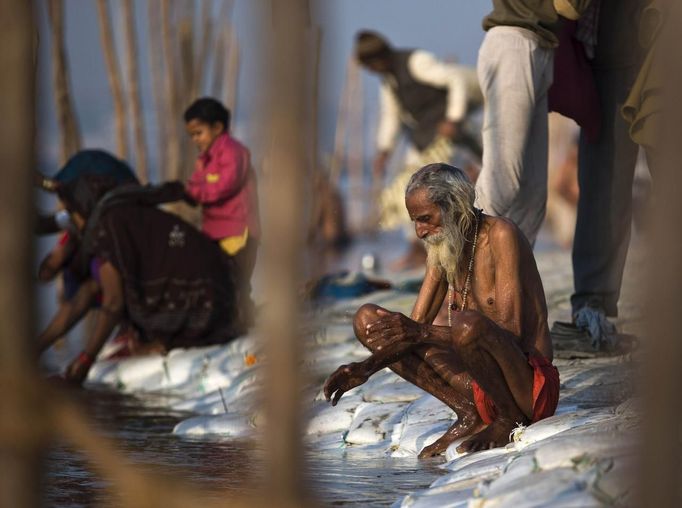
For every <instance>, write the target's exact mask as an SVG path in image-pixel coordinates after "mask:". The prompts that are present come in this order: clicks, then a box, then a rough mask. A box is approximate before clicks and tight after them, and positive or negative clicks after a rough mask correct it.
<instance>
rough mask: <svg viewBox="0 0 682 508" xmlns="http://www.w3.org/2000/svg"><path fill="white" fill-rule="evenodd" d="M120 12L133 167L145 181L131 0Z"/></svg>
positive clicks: (146, 174)
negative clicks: (133, 156)
mask: <svg viewBox="0 0 682 508" xmlns="http://www.w3.org/2000/svg"><path fill="white" fill-rule="evenodd" d="M121 13H122V14H123V29H124V30H125V43H126V63H127V67H128V104H130V117H131V119H132V122H133V137H134V139H135V169H136V170H137V174H138V176H139V178H140V180H141V181H142V182H143V183H146V182H147V181H149V172H148V169H147V140H146V136H145V132H144V116H143V114H142V99H141V97H140V73H139V70H138V66H137V52H138V51H137V40H136V35H135V16H134V14H133V1H132V0H122V1H121Z"/></svg>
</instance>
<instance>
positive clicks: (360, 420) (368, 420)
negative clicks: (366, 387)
mask: <svg viewBox="0 0 682 508" xmlns="http://www.w3.org/2000/svg"><path fill="white" fill-rule="evenodd" d="M405 405H406V404H405V403H401V402H393V403H386V404H382V403H368V402H363V403H362V404H360V405H358V407H357V408H356V409H355V413H354V414H353V421H352V422H351V424H350V427H349V429H348V434H347V435H346V438H345V440H346V442H347V443H349V444H354V445H368V444H376V443H378V442H380V441H384V440H385V439H390V437H391V436H390V433H391V431H392V430H393V425H395V424H396V423H398V422H399V421H400V419H401V418H402V414H403V408H404V407H405Z"/></svg>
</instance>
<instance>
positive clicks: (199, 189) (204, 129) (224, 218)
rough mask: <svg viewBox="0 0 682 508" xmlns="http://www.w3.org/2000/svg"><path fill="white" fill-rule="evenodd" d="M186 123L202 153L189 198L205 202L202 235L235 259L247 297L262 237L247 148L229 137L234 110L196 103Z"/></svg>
mask: <svg viewBox="0 0 682 508" xmlns="http://www.w3.org/2000/svg"><path fill="white" fill-rule="evenodd" d="M184 119H185V125H186V128H187V132H188V133H189V135H190V137H191V138H192V141H193V142H194V144H195V145H196V146H197V148H198V149H199V157H198V158H197V162H196V165H195V170H194V173H192V175H191V177H190V178H189V180H188V181H187V183H186V189H187V194H189V195H190V196H191V197H192V198H193V199H195V200H196V201H197V202H198V203H199V204H201V206H202V231H203V232H204V234H206V235H207V236H209V237H210V238H212V239H213V240H215V241H216V242H217V243H218V244H220V247H221V248H222V249H223V250H224V251H225V252H226V253H227V254H228V255H230V256H232V257H233V259H234V260H235V262H236V265H237V269H238V270H239V273H240V277H241V278H242V283H241V286H242V288H243V289H244V291H245V292H246V296H249V295H250V292H251V286H250V280H251V275H252V273H253V269H254V266H255V264H256V254H257V251H258V239H259V237H260V223H259V218H258V198H257V194H256V178H255V173H254V171H253V169H252V167H251V160H250V154H249V150H248V149H247V148H246V147H245V146H244V145H242V144H241V143H240V142H239V141H237V140H236V139H234V138H233V137H231V136H230V134H229V129H230V111H229V110H228V109H227V108H225V106H223V104H221V103H220V102H219V101H217V100H215V99H212V98H208V97H205V98H202V99H198V100H196V101H195V102H194V103H193V104H192V105H191V106H190V107H189V108H187V110H186V111H185V115H184ZM247 300H248V301H249V302H250V300H249V299H248V298H247Z"/></svg>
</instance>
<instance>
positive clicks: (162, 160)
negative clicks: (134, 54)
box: [147, 0, 170, 180]
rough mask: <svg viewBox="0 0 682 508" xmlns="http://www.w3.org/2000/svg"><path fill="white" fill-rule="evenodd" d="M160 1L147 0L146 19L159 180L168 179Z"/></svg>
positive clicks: (166, 100)
mask: <svg viewBox="0 0 682 508" xmlns="http://www.w3.org/2000/svg"><path fill="white" fill-rule="evenodd" d="M160 4H161V2H160V0H147V17H148V26H149V34H148V36H149V37H148V44H149V72H150V73H151V78H152V79H151V81H152V96H153V97H154V110H155V111H154V112H155V115H156V132H157V141H156V142H157V152H156V156H157V164H158V168H159V171H158V175H157V178H158V179H159V180H167V179H170V176H169V175H168V164H167V157H168V153H167V150H166V140H167V139H168V126H167V123H166V122H167V118H166V113H167V108H166V104H167V103H168V98H167V97H166V87H165V86H164V84H163V82H162V76H163V73H164V72H163V71H164V69H163V57H162V49H161V19H160V15H159V13H160V9H161V5H160Z"/></svg>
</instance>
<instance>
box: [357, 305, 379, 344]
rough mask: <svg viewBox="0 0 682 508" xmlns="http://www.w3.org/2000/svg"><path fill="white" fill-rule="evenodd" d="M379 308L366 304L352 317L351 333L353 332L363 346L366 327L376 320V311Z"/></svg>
mask: <svg viewBox="0 0 682 508" xmlns="http://www.w3.org/2000/svg"><path fill="white" fill-rule="evenodd" d="M380 308H381V307H379V306H378V305H375V304H373V303H366V304H364V305H362V306H361V307H360V308H359V309H358V310H357V312H356V313H355V316H354V317H353V331H355V336H356V337H357V338H358V340H359V341H360V342H362V343H363V344H364V343H365V339H366V337H367V325H368V324H370V323H372V322H373V321H376V320H377V318H378V316H377V310H378V309H380Z"/></svg>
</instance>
